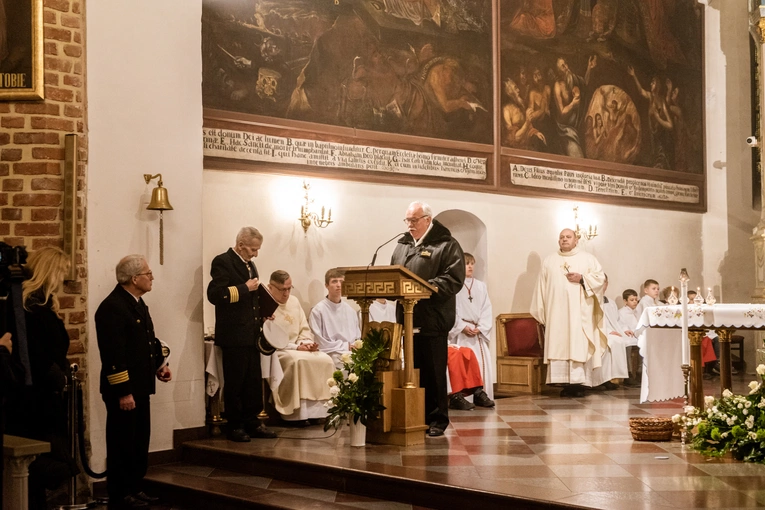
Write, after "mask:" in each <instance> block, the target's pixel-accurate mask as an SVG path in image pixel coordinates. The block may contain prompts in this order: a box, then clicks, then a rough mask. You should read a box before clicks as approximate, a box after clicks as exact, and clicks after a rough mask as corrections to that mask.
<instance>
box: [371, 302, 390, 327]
mask: <svg viewBox="0 0 765 510" xmlns="http://www.w3.org/2000/svg"><path fill="white" fill-rule="evenodd" d="M369 322H393V323H395V322H396V302H395V301H389V300H387V299H383V298H378V299H375V300H374V301H372V304H371V305H369Z"/></svg>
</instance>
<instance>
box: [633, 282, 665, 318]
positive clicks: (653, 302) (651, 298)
mask: <svg viewBox="0 0 765 510" xmlns="http://www.w3.org/2000/svg"><path fill="white" fill-rule="evenodd" d="M659 292H660V290H659V282H657V281H656V280H652V279H650V278H649V279H648V280H646V281H645V283H643V297H642V298H640V301H639V302H638V305H637V308H636V309H635V315H637V317H638V320H640V317H641V316H642V315H643V310H645V309H646V308H648V307H649V306H659V305H660V304H661V303H659Z"/></svg>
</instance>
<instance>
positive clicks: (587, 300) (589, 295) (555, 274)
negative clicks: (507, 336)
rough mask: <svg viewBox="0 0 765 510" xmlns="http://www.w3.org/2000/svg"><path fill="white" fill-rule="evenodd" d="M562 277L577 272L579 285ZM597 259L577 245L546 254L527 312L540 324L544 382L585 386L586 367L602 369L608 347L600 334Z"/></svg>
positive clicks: (601, 278)
mask: <svg viewBox="0 0 765 510" xmlns="http://www.w3.org/2000/svg"><path fill="white" fill-rule="evenodd" d="M567 273H580V274H581V275H582V279H583V283H582V284H579V283H571V282H569V281H568V279H567V278H566V274H567ZM604 282H605V274H604V273H603V269H602V268H601V266H600V263H599V262H598V260H597V259H596V258H595V256H593V255H592V254H590V253H588V252H586V251H584V250H582V249H581V248H579V247H578V246H577V247H575V248H574V249H573V250H571V251H568V252H561V251H558V252H557V253H555V254H553V255H550V256H548V257H547V258H546V259H545V260H544V262H543V264H542V271H541V273H540V275H539V282H538V283H537V289H536V292H535V293H534V295H533V296H532V299H531V314H532V315H533V316H534V318H535V319H536V320H537V321H538V322H540V323H541V324H544V325H545V348H544V361H545V363H548V365H549V366H548V370H547V381H546V382H547V383H548V384H550V383H553V384H554V383H559V384H560V383H563V384H565V383H568V384H585V383H586V381H587V377H586V374H585V363H587V361H588V360H590V359H591V358H592V364H591V366H592V368H598V367H600V366H601V358H602V356H603V349H605V348H606V347H607V346H608V339H607V335H606V333H605V332H604V331H603V310H602V307H601V303H602V300H603V283H604Z"/></svg>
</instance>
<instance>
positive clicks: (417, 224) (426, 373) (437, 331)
mask: <svg viewBox="0 0 765 510" xmlns="http://www.w3.org/2000/svg"><path fill="white" fill-rule="evenodd" d="M404 223H406V226H407V229H408V230H409V233H408V234H406V235H404V237H402V238H401V239H400V240H399V241H398V244H397V245H396V249H395V250H394V251H393V256H392V257H391V261H390V263H391V264H393V265H402V266H404V267H406V268H407V269H409V270H410V271H412V272H413V273H414V274H416V275H417V276H419V277H420V278H422V279H423V280H426V281H427V282H428V283H430V284H431V285H434V286H435V287H436V288H437V289H438V292H435V293H433V295H432V296H431V297H430V298H429V299H423V300H421V301H419V302H418V303H417V304H416V305H415V306H414V328H415V330H418V332H417V333H415V335H414V345H413V347H414V360H413V361H414V367H415V368H418V369H419V370H420V385H421V386H422V387H424V388H425V413H426V416H425V421H426V423H427V424H428V427H429V429H428V435H429V436H442V435H443V434H444V430H445V429H446V427H448V426H449V398H448V396H447V387H446V361H447V348H448V347H447V346H448V335H449V331H450V330H451V328H452V326H454V320H455V309H456V304H455V296H456V295H457V293H458V292H459V291H460V289H461V288H462V284H463V283H464V281H465V263H464V256H463V253H462V248H461V247H460V245H459V243H458V242H457V240H456V239H454V238H453V237H452V235H451V232H449V229H447V228H446V227H444V226H443V225H442V224H441V223H439V222H438V221H436V220H434V219H433V211H432V210H431V208H430V206H429V205H428V204H425V203H423V202H412V203H411V204H409V208H408V209H407V210H406V218H405V219H404ZM398 315H399V322H400V323H402V324H403V309H402V308H401V307H399V309H398Z"/></svg>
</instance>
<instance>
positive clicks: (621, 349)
mask: <svg viewBox="0 0 765 510" xmlns="http://www.w3.org/2000/svg"><path fill="white" fill-rule="evenodd" d="M604 300H605V298H604ZM603 328H604V330H605V332H606V334H607V338H608V347H607V348H606V349H605V350H604V351H603V356H602V358H601V366H600V368H590V365H591V362H588V363H587V367H588V374H587V375H588V376H589V379H590V380H589V384H587V386H592V387H595V386H600V385H601V384H603V383H605V382H607V381H610V380H611V379H626V378H627V377H629V372H628V370H627V343H626V339H627V338H629V337H628V336H627V335H626V333H625V330H624V327H623V326H622V324H621V323H620V322H619V313H618V311H617V309H616V303H614V302H613V301H608V302H606V303H603Z"/></svg>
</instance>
